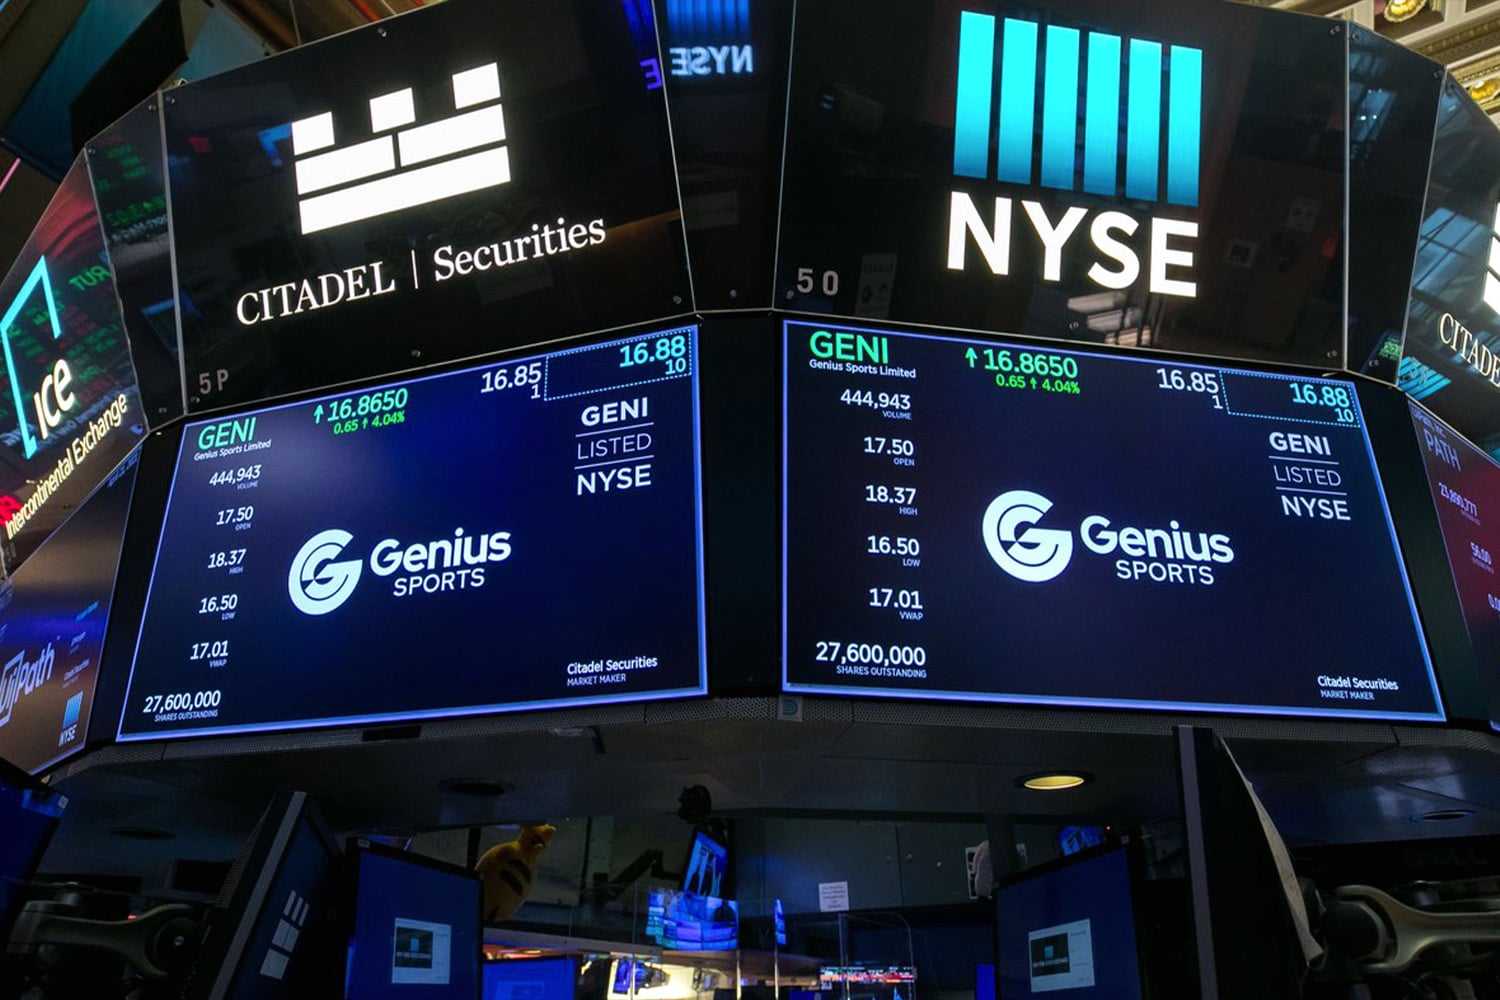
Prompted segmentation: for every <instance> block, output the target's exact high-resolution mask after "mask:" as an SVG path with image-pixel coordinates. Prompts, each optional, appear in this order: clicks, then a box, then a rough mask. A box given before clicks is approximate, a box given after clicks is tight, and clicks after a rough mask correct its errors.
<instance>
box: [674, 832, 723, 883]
mask: <svg viewBox="0 0 1500 1000" xmlns="http://www.w3.org/2000/svg"><path fill="white" fill-rule="evenodd" d="M728 872H729V848H728V847H726V846H724V845H723V844H721V843H719V842H718V841H716V840H714V839H713V838H712V837H710V836H709V835H708V834H706V833H704V832H703V831H702V830H698V831H695V832H694V833H693V846H692V849H691V850H690V851H689V852H688V863H687V873H686V874H684V875H683V876H682V890H683V891H684V892H691V893H694V894H696V895H699V896H716V897H720V898H722V897H723V895H724V889H725V884H724V877H725V875H727V874H728Z"/></svg>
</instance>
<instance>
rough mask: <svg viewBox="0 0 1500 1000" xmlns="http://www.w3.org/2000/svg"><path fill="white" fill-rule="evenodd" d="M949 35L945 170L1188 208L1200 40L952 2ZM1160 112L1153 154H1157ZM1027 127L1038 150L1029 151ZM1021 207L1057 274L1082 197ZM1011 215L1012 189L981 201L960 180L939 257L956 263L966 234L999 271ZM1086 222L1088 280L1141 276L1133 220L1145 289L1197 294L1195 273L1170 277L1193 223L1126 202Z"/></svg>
mask: <svg viewBox="0 0 1500 1000" xmlns="http://www.w3.org/2000/svg"><path fill="white" fill-rule="evenodd" d="M997 39H998V42H999V60H998V69H999V74H998V76H999V80H998V86H997V83H996V69H997V60H996V47H997V46H996V43H997ZM958 48H959V51H958V79H957V93H956V95H955V97H956V99H955V105H954V133H953V173H954V175H955V176H956V177H965V178H973V179H978V180H985V181H989V180H994V181H999V182H1001V183H1005V184H1014V185H1021V186H1028V187H1029V186H1040V187H1044V188H1050V189H1053V190H1058V191H1081V192H1083V193H1085V194H1089V195H1095V196H1100V197H1105V198H1116V199H1118V198H1120V197H1122V196H1123V198H1125V199H1128V200H1129V201H1132V202H1137V203H1138V202H1158V203H1160V202H1165V203H1166V204H1167V205H1170V206H1177V207H1179V208H1196V207H1197V204H1198V175H1199V148H1200V144H1201V127H1202V126H1201V120H1202V91H1203V53H1202V50H1200V49H1196V48H1191V47H1189V46H1184V45H1171V46H1163V45H1162V43H1160V42H1156V41H1149V40H1145V39H1128V40H1126V39H1122V38H1121V37H1120V36H1118V35H1111V34H1107V33H1105V32H1101V31H1091V32H1087V33H1084V32H1080V31H1078V30H1077V29H1075V28H1068V27H1063V26H1059V25H1049V26H1047V28H1046V30H1045V31H1042V30H1041V28H1040V26H1039V25H1037V24H1036V23H1034V22H1031V21H1023V20H1017V19H1014V18H1005V19H1003V21H999V22H998V23H997V19H996V18H995V17H994V16H992V15H989V14H976V13H972V12H969V11H965V12H963V13H962V14H961V15H960V23H959V46H958ZM1039 61H1040V66H1041V69H1042V73H1041V79H1042V87H1041V90H1040V93H1038V88H1037V79H1038V73H1037V70H1038V65H1039ZM1080 97H1081V98H1082V103H1083V116H1082V121H1083V125H1082V135H1081V136H1080V134H1079V133H1080V127H1079V120H1080V116H1079V104H1080ZM1038 109H1040V129H1038ZM1164 110H1165V115H1164V114H1163V111H1164ZM1164 120H1165V129H1166V134H1165V140H1166V142H1165V144H1166V159H1165V163H1163V162H1162V156H1161V149H1162V144H1163V121H1164ZM992 124H993V129H994V132H993V138H994V139H995V142H994V144H993V148H994V153H995V155H994V157H993V159H994V168H993V171H992V170H991V149H992V143H991V139H992ZM1122 124H1123V126H1124V128H1123V133H1124V142H1123V147H1124V148H1123V151H1122V149H1121V145H1122V143H1121V132H1122V129H1121V126H1122ZM1038 135H1039V136H1040V147H1041V148H1040V151H1039V153H1040V155H1034V154H1035V153H1036V152H1037V151H1036V150H1034V144H1035V140H1036V139H1037V137H1038ZM1080 139H1081V145H1082V149H1083V156H1082V164H1081V169H1080V168H1079V157H1078V149H1079V146H1080ZM1122 152H1123V155H1122ZM1122 160H1123V166H1124V169H1123V171H1122V170H1121V161H1122ZM1033 161H1035V165H1036V169H1035V171H1034V170H1033ZM1163 174H1165V184H1163ZM1021 208H1022V210H1023V212H1024V214H1025V216H1026V219H1027V221H1028V223H1029V224H1030V228H1031V229H1032V231H1033V233H1034V235H1035V238H1036V240H1037V241H1038V242H1039V244H1040V246H1041V249H1042V251H1043V270H1042V279H1043V280H1044V281H1061V280H1062V259H1063V251H1064V249H1065V248H1066V247H1067V245H1068V243H1069V242H1070V241H1071V240H1072V239H1073V238H1074V237H1075V236H1076V235H1077V234H1078V232H1079V230H1080V229H1081V228H1083V226H1084V222H1085V220H1086V219H1088V217H1089V211H1088V209H1086V208H1084V207H1083V206H1081V205H1075V206H1071V207H1069V208H1067V209H1066V210H1065V211H1064V212H1063V213H1062V215H1061V217H1059V218H1055V219H1054V218H1052V217H1050V216H1049V215H1048V213H1047V210H1046V208H1045V207H1044V206H1043V205H1042V203H1041V202H1039V201H1036V200H1022V201H1021ZM1015 214H1016V213H1015V211H1014V203H1013V200H1012V199H1011V198H1008V197H1003V196H996V197H995V198H994V199H993V207H992V208H991V210H990V211H989V213H988V214H986V213H985V212H984V211H982V210H981V207H980V204H976V202H975V200H974V197H973V195H971V194H970V193H969V192H967V191H959V190H955V191H953V192H952V195H951V199H950V204H949V222H948V258H947V266H948V268H949V269H950V270H954V271H962V270H965V269H966V267H967V263H968V260H967V258H968V253H967V251H968V247H969V244H970V242H971V241H972V243H973V244H974V246H975V248H976V249H977V250H978V251H979V254H980V256H981V257H982V258H983V261H984V264H985V265H986V266H988V267H989V269H990V271H991V272H992V273H993V274H996V275H1008V274H1009V273H1010V253H1011V245H1012V222H1013V218H1014V216H1015ZM1087 229H1088V234H1089V236H1088V238H1089V240H1090V241H1091V242H1092V244H1093V246H1094V249H1095V250H1096V251H1097V253H1098V258H1097V259H1096V260H1095V262H1094V263H1093V264H1092V265H1091V266H1090V267H1089V269H1088V271H1087V275H1088V278H1089V280H1090V281H1092V282H1094V283H1095V284H1097V285H1099V286H1101V287H1103V288H1108V289H1116V290H1119V289H1125V288H1129V287H1131V286H1132V285H1134V284H1135V283H1136V282H1137V281H1138V280H1139V279H1140V276H1141V268H1142V262H1141V254H1140V252H1139V250H1138V248H1137V245H1136V244H1138V243H1139V242H1140V241H1141V240H1140V236H1139V235H1138V234H1142V230H1144V233H1143V234H1142V235H1144V242H1145V247H1146V268H1147V272H1148V281H1149V287H1150V290H1151V292H1152V293H1153V294H1163V295H1177V296H1185V297H1191V296H1194V295H1196V294H1197V286H1196V283H1195V282H1193V281H1191V280H1188V279H1187V278H1185V277H1183V276H1181V272H1186V271H1188V270H1189V269H1191V268H1192V266H1193V252H1192V251H1191V250H1190V249H1188V245H1189V244H1188V241H1190V240H1195V239H1196V238H1197V236H1198V224H1197V222H1195V221H1192V220H1190V219H1180V218H1171V217H1168V216H1161V215H1153V216H1151V217H1149V218H1147V219H1145V220H1144V221H1143V220H1142V219H1140V218H1138V217H1137V216H1136V215H1133V214H1131V213H1129V212H1125V211H1119V210H1109V211H1102V212H1098V213H1097V214H1095V215H1094V217H1093V218H1092V219H1091V220H1089V223H1088V226H1087ZM1169 269H1170V270H1169ZM1174 275H1175V276H1174Z"/></svg>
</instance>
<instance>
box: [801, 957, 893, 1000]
mask: <svg viewBox="0 0 1500 1000" xmlns="http://www.w3.org/2000/svg"><path fill="white" fill-rule="evenodd" d="M818 987H819V988H820V989H822V990H823V991H824V996H825V997H831V998H837V1000H844V998H846V997H847V998H848V1000H913V998H914V997H915V996H916V995H917V970H916V968H915V967H914V966H910V965H879V964H870V963H860V964H857V965H825V966H823V967H822V968H820V969H819V970H818Z"/></svg>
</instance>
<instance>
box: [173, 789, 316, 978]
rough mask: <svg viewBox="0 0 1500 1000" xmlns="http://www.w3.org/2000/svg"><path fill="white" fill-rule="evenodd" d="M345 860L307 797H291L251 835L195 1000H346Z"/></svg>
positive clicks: (218, 908)
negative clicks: (340, 908)
mask: <svg viewBox="0 0 1500 1000" xmlns="http://www.w3.org/2000/svg"><path fill="white" fill-rule="evenodd" d="M341 860H342V852H341V851H340V850H339V847H338V844H337V842H336V841H335V840H334V838H333V836H332V834H330V833H329V832H328V829H327V828H326V827H325V826H324V824H323V822H322V820H320V819H319V818H318V816H317V813H316V811H315V810H314V809H313V806H312V803H311V801H310V800H309V799H308V797H307V794H306V793H305V792H282V793H280V794H278V795H277V796H276V798H275V799H273V800H272V802H271V805H270V806H269V807H268V808H267V809H266V811H265V813H264V814H263V815H262V816H261V818H260V822H259V823H258V824H257V825H256V828H255V830H254V831H253V832H252V833H251V835H250V838H249V840H248V841H247V842H246V844H245V847H244V849H243V850H242V851H241V852H240V856H239V857H238V858H237V859H236V860H235V863H234V867H232V868H231V869H230V872H229V877H228V879H227V880H226V881H225V884H224V888H223V890H222V891H221V892H220V894H219V900H218V902H217V903H216V904H215V906H214V908H213V910H212V911H211V912H210V914H209V918H208V930H207V932H206V935H205V938H204V943H203V948H202V950H201V952H200V953H199V955H198V958H197V960H196V961H194V963H193V969H192V971H191V973H190V974H189V977H188V982H187V986H186V988H185V990H184V994H183V995H184V997H185V998H187V1000H283V998H285V997H292V996H307V997H314V996H316V997H336V996H338V995H339V987H340V983H341V981H342V975H341V973H342V972H343V956H344V950H343V949H342V948H341V947H340V946H339V945H340V941H339V937H338V935H337V934H336V930H337V927H338V922H337V920H336V919H335V918H336V913H337V910H336V907H337V904H338V900H339V884H340V862H341Z"/></svg>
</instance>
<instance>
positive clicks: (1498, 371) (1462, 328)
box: [1396, 76, 1500, 456]
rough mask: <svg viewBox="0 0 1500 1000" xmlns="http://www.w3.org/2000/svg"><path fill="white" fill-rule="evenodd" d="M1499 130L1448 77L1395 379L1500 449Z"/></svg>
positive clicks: (1489, 448)
mask: <svg viewBox="0 0 1500 1000" xmlns="http://www.w3.org/2000/svg"><path fill="white" fill-rule="evenodd" d="M1497 173H1500V132H1496V130H1495V129H1494V127H1493V125H1492V123H1491V122H1490V120H1489V116H1488V115H1486V114H1485V113H1484V112H1483V111H1481V110H1480V109H1479V106H1478V105H1476V104H1475V103H1474V101H1473V99H1472V98H1471V97H1469V95H1468V94H1467V93H1466V92H1465V91H1464V88H1463V87H1462V86H1461V85H1460V84H1459V83H1458V82H1457V81H1456V80H1454V79H1453V77H1452V76H1448V77H1447V78H1446V79H1445V81H1444V84H1443V91H1442V96H1441V99H1440V100H1439V102H1438V115H1437V127H1436V131H1435V133H1434V136H1433V142H1432V167H1431V171H1430V173H1429V175H1428V180H1427V200H1426V202H1425V203H1424V206H1423V212H1422V222H1421V226H1420V228H1419V231H1418V236H1417V252H1416V261H1415V263H1414V265H1413V268H1412V276H1411V297H1410V299H1409V300H1408V304H1407V311H1406V337H1405V340H1404V341H1403V345H1402V355H1401V367H1400V370H1399V373H1398V377H1397V381H1396V384H1397V385H1398V386H1400V387H1401V388H1402V389H1403V390H1405V392H1406V393H1407V394H1408V395H1410V396H1411V397H1412V398H1413V399H1417V400H1420V401H1421V402H1422V405H1424V406H1426V407H1427V408H1428V409H1429V410H1431V411H1432V412H1433V413H1435V414H1437V415H1438V416H1439V417H1441V418H1443V419H1444V420H1446V421H1447V422H1448V423H1449V424H1450V425H1452V426H1453V427H1455V428H1457V429H1458V431H1459V432H1460V433H1462V434H1463V435H1464V436H1465V437H1467V438H1468V439H1469V440H1470V441H1473V442H1474V443H1475V444H1477V445H1478V446H1479V447H1480V449H1481V450H1483V451H1485V452H1487V453H1489V454H1491V455H1496V456H1500V417H1497V414H1500V406H1497V403H1500V204H1497V202H1500V197H1497V191H1496V185H1495V176H1496V174H1497Z"/></svg>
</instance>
